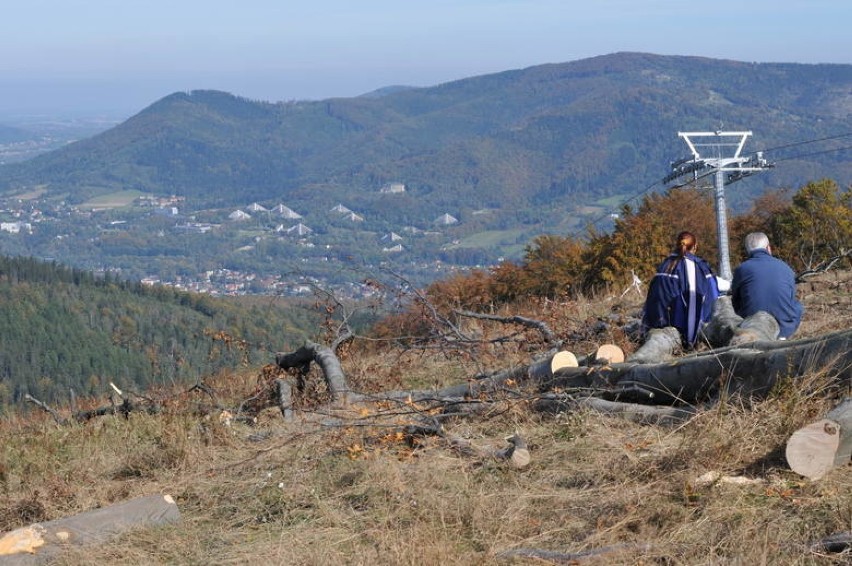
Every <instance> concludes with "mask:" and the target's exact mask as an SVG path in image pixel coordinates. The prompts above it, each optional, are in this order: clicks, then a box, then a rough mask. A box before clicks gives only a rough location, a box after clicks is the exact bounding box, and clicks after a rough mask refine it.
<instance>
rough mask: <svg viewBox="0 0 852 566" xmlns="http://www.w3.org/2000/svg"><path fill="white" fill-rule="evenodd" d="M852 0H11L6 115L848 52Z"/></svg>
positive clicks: (5, 39) (2, 79) (4, 74)
mask: <svg viewBox="0 0 852 566" xmlns="http://www.w3.org/2000/svg"><path fill="white" fill-rule="evenodd" d="M851 24H852V2H850V1H848V0H746V1H736V2H735V1H733V0H714V1H712V2H706V3H702V2H689V1H687V0H585V1H583V2H578V1H575V0H525V1H524V0H419V1H418V0H239V1H237V0H233V1H226V0H7V1H6V2H3V6H2V7H0V123H2V121H3V118H4V117H9V116H24V115H44V116H64V117H74V116H110V117H113V118H120V119H123V118H127V117H130V116H132V115H133V114H136V113H137V112H139V111H141V110H142V109H144V108H145V107H147V106H149V105H150V104H153V103H154V102H156V101H157V100H159V99H161V98H163V97H165V96H167V95H169V94H171V93H173V92H177V91H189V90H196V89H217V90H223V91H227V92H230V93H232V94H236V95H239V96H243V97H247V98H251V99H255V100H265V101H271V102H277V101H287V100H309V99H310V100H319V99H325V98H331V97H349V96H358V95H360V94H364V93H366V92H369V91H372V90H375V89H378V88H381V87H385V86H390V85H410V86H433V85H437V84H441V83H444V82H449V81H453V80H457V79H462V78H467V77H472V76H477V75H483V74H488V73H494V72H500V71H506V70H510V69H520V68H526V67H530V66H534V65H541V64H545V63H564V62H569V61H575V60H578V59H585V58H588V57H595V56H598V55H606V54H610V53H615V52H620V51H634V52H644V53H654V54H658V55H696V56H702V57H711V58H717V59H732V60H737V61H756V62H762V63H763V62H781V63H808V64H811V63H843V64H849V63H852V32H850V25H851Z"/></svg>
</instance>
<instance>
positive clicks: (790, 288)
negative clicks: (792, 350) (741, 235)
mask: <svg viewBox="0 0 852 566" xmlns="http://www.w3.org/2000/svg"><path fill="white" fill-rule="evenodd" d="M745 248H746V252H747V253H748V254H749V257H748V259H747V260H745V261H744V262H742V263H741V264H740V265H739V267H737V268H736V269H735V270H734V280H733V281H732V282H731V302H732V303H733V306H734V310H735V311H736V313H737V314H738V315H740V316H741V317H743V318H746V317H748V316H751V315H753V314H754V313H756V312H757V311H765V312H768V313H769V314H771V315H772V316H774V317H775V320H777V321H778V327H779V329H780V330H779V333H778V337H779V338H781V339H787V338H789V337H790V336H791V335H792V334H793V333H794V332H795V331H796V329H797V328H798V327H799V323H800V322H801V321H802V314H803V313H804V307H802V304H801V303H800V302H799V301H798V300H796V276H795V274H794V273H793V270H792V269H790V266H789V265H787V264H786V263H784V262H783V261H781V260H780V259H778V258H775V257H773V256H772V247H771V246H770V245H769V238H767V237H766V234H764V233H763V232H752V233H751V234H749V235H748V236H746V238H745Z"/></svg>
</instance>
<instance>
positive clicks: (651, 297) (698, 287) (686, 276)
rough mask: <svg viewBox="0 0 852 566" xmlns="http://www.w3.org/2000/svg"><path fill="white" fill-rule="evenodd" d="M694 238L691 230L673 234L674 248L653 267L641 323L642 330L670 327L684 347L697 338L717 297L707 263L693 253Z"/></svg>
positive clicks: (714, 277)
mask: <svg viewBox="0 0 852 566" xmlns="http://www.w3.org/2000/svg"><path fill="white" fill-rule="evenodd" d="M697 249H698V241H697V239H696V238H695V235H694V234H692V233H691V232H681V233H680V234H678V235H677V239H676V241H675V247H674V251H673V252H672V254H671V255H669V256H668V257H667V258H666V259H665V260H663V262H662V263H661V264H660V266H659V267H658V268H657V273H656V275H654V278H653V279H652V280H651V285H650V286H649V288H648V297H647V298H646V299H645V308H644V312H643V314H642V325H643V327H644V328H645V330H648V329H651V328H665V327H667V326H673V327H675V328H677V330H678V332H680V336H681V341H682V344H683V346H684V347H685V348H692V347H693V346H694V345H695V342H696V341H697V340H698V336H699V331H700V329H701V326H702V325H703V324H704V323H705V322H707V321H708V320H710V315H711V314H712V312H713V303H715V302H716V299H717V298H718V297H719V287H718V282H717V281H716V276H715V275H714V274H713V270H712V269H711V268H710V265H709V264H708V263H707V262H706V261H704V260H703V259H701V258H700V257H698V256H696V255H695V252H696V251H697Z"/></svg>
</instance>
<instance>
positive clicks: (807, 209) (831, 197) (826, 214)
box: [774, 179, 852, 271]
mask: <svg viewBox="0 0 852 566" xmlns="http://www.w3.org/2000/svg"><path fill="white" fill-rule="evenodd" d="M774 235H775V239H776V241H777V242H778V246H779V247H780V248H781V250H782V251H783V256H782V257H784V258H785V259H786V260H787V261H788V262H789V263H790V264H791V265H792V266H793V269H796V270H798V271H802V270H805V269H814V268H815V267H817V266H818V265H819V264H820V263H822V262H824V261H826V260H829V259H831V258H833V257H837V256H840V255H842V254H844V253H846V252H848V250H849V249H850V248H852V189H850V188H848V187H847V188H846V189H845V190H841V189H840V187H839V186H838V185H837V183H835V182H834V181H832V180H829V179H823V180H821V181H815V182H811V183H808V184H807V185H805V186H804V187H802V189H800V190H799V192H797V193H796V194H795V195H794V196H793V202H792V204H791V205H790V206H789V208H787V209H786V210H785V211H783V212H782V213H781V214H780V215H779V216H778V217H777V219H776V224H775V234H774ZM850 262H852V258H847V265H850Z"/></svg>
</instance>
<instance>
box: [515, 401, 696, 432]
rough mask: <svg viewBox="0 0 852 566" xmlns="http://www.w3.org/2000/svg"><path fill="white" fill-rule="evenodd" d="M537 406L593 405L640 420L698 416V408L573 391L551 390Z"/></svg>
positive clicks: (552, 409) (566, 409) (547, 409)
mask: <svg viewBox="0 0 852 566" xmlns="http://www.w3.org/2000/svg"><path fill="white" fill-rule="evenodd" d="M532 407H533V410H535V411H538V412H541V413H549V414H558V413H570V412H574V411H577V410H580V409H589V410H592V411H595V412H597V413H601V414H604V415H614V416H617V417H619V418H622V419H625V420H628V421H630V422H634V423H639V424H658V425H672V424H679V423H682V422H684V421H688V420H689V419H691V418H692V417H694V416H695V414H696V410H695V409H693V408H691V407H687V408H682V407H667V406H662V407H655V406H651V405H640V404H637V403H619V402H617V401H607V400H606V399H599V398H597V397H582V398H579V399H574V398H572V397H571V396H569V395H563V394H550V395H545V396H542V397H541V398H540V399H538V400H536V401H535V402H534V403H533V404H532Z"/></svg>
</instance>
